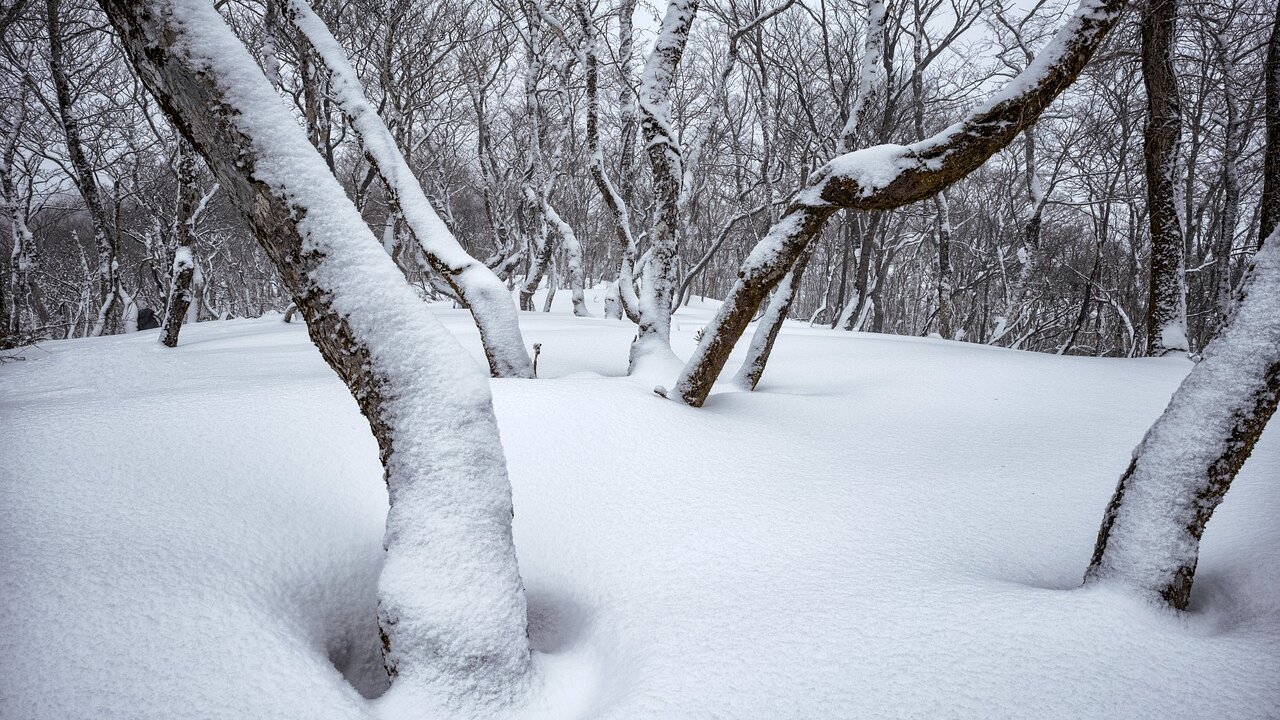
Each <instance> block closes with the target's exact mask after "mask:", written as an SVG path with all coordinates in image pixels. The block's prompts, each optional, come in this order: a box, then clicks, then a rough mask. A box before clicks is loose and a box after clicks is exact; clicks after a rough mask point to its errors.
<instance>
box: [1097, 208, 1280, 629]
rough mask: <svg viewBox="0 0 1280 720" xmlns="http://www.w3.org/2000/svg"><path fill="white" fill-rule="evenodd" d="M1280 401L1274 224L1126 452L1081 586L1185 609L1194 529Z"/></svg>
mask: <svg viewBox="0 0 1280 720" xmlns="http://www.w3.org/2000/svg"><path fill="white" fill-rule="evenodd" d="M1277 399H1280V232H1275V231H1273V232H1272V235H1271V237H1270V238H1268V240H1267V241H1266V242H1265V243H1264V244H1263V247H1262V248H1261V249H1260V250H1259V251H1258V253H1257V254H1256V255H1254V257H1253V267H1252V268H1251V269H1250V270H1249V272H1248V274H1247V275H1246V277H1245V280H1244V282H1243V283H1242V285H1241V292H1240V299H1239V301H1238V303H1237V305H1236V307H1235V310H1234V313H1233V314H1232V316H1231V317H1230V318H1229V319H1228V320H1227V324H1226V325H1225V326H1224V327H1223V328H1222V330H1221V332H1219V334H1218V336H1217V337H1216V338H1215V339H1214V340H1213V341H1212V342H1210V343H1209V345H1208V346H1207V347H1206V348H1205V350H1204V360H1202V361H1201V362H1199V363H1197V364H1196V366H1195V367H1194V368H1192V370H1191V374H1190V375H1188V376H1187V379H1186V380H1184V381H1183V382H1182V386H1181V387H1179V388H1178V391H1177V392H1176V393H1174V395H1173V399H1172V400H1170V401H1169V406H1168V407H1167V408H1165V411H1164V414H1162V415H1161V416H1160V418H1159V419H1158V420H1156V422H1155V424H1154V425H1152V426H1151V429H1150V430H1148V431H1147V435H1146V437H1144V438H1143V439H1142V443H1141V444H1139V445H1138V448H1137V450H1135V451H1134V453H1133V461H1132V462H1130V463H1129V469H1128V470H1126V471H1125V473H1124V475H1123V476H1122V477H1121V478H1120V484H1119V486H1117V487H1116V492H1115V495H1114V496H1113V497H1112V498H1111V504H1110V505H1109V506H1108V507H1107V512H1106V515H1105V516H1104V518H1103V521H1102V529H1101V530H1100V531H1099V532H1098V543H1097V546H1096V547H1095V549H1094V551H1093V560H1092V562H1090V563H1089V570H1088V572H1087V573H1086V575H1085V582H1086V583H1089V584H1098V583H1113V584H1117V585H1121V586H1125V587H1129V588H1132V589H1134V590H1136V591H1137V592H1138V593H1140V594H1142V595H1144V596H1147V597H1149V598H1152V599H1159V600H1162V601H1164V602H1166V603H1168V604H1169V605H1171V606H1173V607H1175V608H1178V609H1180V610H1181V609H1184V608H1186V607H1187V602H1188V601H1189V600H1190V597H1191V584H1192V581H1193V580H1194V579H1195V572H1196V562H1197V559H1198V558H1199V554H1200V537H1201V536H1202V535H1203V534H1204V528H1205V525H1206V524H1207V523H1208V522H1209V518H1210V517H1212V516H1213V511H1214V509H1215V508H1217V507H1218V504H1219V503H1220V502H1222V498H1223V496H1224V495H1226V492H1227V489H1228V488H1230V487H1231V481H1232V480H1233V479H1235V476H1236V474H1237V473H1238V472H1239V471H1240V468H1241V466H1243V465H1244V462H1245V460H1247V459H1248V458H1249V454H1250V453H1251V452H1252V451H1253V447H1254V445H1255V444H1256V443H1257V442H1258V438H1259V437H1261V435H1262V431H1263V429H1264V428H1265V427H1266V425H1267V420H1268V419H1270V418H1271V416H1272V415H1273V414H1274V413H1275V411H1276V402H1277Z"/></svg>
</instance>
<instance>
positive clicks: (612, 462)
mask: <svg viewBox="0 0 1280 720" xmlns="http://www.w3.org/2000/svg"><path fill="white" fill-rule="evenodd" d="M603 295H604V290H603V289H592V290H588V291H587V297H588V302H589V303H590V304H591V305H592V306H593V308H592V309H593V310H599V309H600V307H601V303H602V300H603ZM569 305H570V303H569V298H568V297H566V294H565V293H561V294H560V296H559V297H557V301H556V306H557V310H558V312H554V313H551V314H544V313H530V314H524V315H522V323H523V325H524V331H525V336H526V338H527V339H528V341H529V342H538V343H541V344H542V353H541V356H540V359H539V375H540V376H541V378H542V379H540V380H538V381H537V382H528V381H514V380H511V381H507V380H499V381H494V382H493V392H494V402H495V406H496V411H497V414H498V418H499V422H500V424H501V431H502V438H503V443H504V445H505V446H506V448H507V454H508V459H509V468H510V474H511V480H512V484H513V491H514V495H515V497H514V501H515V512H516V515H515V528H514V530H515V541H516V546H517V549H518V552H519V555H520V561H521V562H520V567H521V571H522V574H523V576H524V581H525V584H526V586H527V588H528V594H529V619H530V632H531V634H532V638H531V640H532V644H533V646H534V648H535V649H536V650H538V651H539V652H538V657H537V662H538V664H539V665H540V667H541V669H542V671H543V674H544V675H545V677H546V678H547V688H546V690H545V694H544V696H543V697H542V698H541V699H540V700H539V701H538V703H537V704H536V705H535V706H534V707H531V708H529V709H528V711H527V713H526V715H525V717H530V718H620V719H621V718H627V719H635V718H673V717H680V718H710V717H732V718H761V719H762V720H764V719H769V720H773V719H776V718H807V719H811V718H825V717H860V718H926V717H927V718H938V717H982V718H1000V717H1019V718H1026V717H1043V718H1153V719H1154V718H1160V719H1161V720H1168V719H1169V718H1205V717H1213V718H1233V719H1250V718H1258V719H1261V718H1274V717H1275V714H1276V708H1277V707H1280V673H1277V672H1276V668H1277V667H1280V593H1277V592H1276V590H1277V588H1280V525H1277V523H1276V522H1275V518H1276V517H1278V516H1280V486H1277V484H1276V483H1275V482H1274V470H1275V468H1277V467H1280V438H1278V437H1277V433H1276V431H1275V428H1272V430H1271V431H1270V432H1269V433H1268V434H1267V435H1266V436H1265V437H1264V438H1263V440H1262V442H1261V443H1260V444H1259V446H1258V449H1257V451H1256V453H1255V455H1254V457H1253V458H1252V459H1251V460H1250V462H1249V464H1248V465H1246V467H1245V469H1244V471H1243V472H1242V474H1241V475H1240V477H1239V479H1238V480H1237V481H1236V484H1235V486H1234V487H1233V488H1232V490H1231V492H1230V494H1229V495H1228V496H1227V499H1226V501H1225V502H1224V504H1223V505H1222V506H1221V507H1220V508H1219V509H1218V512H1217V513H1216V514H1215V517H1214V519H1213V521H1212V522H1211V523H1210V524H1209V529H1208V531H1207V533H1206V535H1205V538H1204V544H1203V547H1202V552H1201V559H1200V571H1199V575H1198V577H1197V580H1196V585H1195V591H1194V594H1193V599H1192V611H1191V612H1189V613H1186V614H1183V615H1181V616H1174V615H1172V614H1167V613H1165V612H1162V611H1159V610H1155V609H1152V608H1150V607H1148V606H1146V605H1143V604H1141V603H1138V602H1136V601H1134V600H1131V599H1130V598H1129V597H1128V596H1126V595H1124V594H1119V593H1116V592H1115V591H1112V590H1108V589H1106V588H1097V589H1088V590H1081V589H1079V588H1078V585H1079V583H1080V579H1081V576H1082V574H1083V571H1084V568H1085V566H1086V565H1087V563H1088V560H1089V554H1090V552H1091V550H1092V548H1093V542H1094V538H1095V535H1096V532H1097V529H1098V523H1099V522H1100V520H1101V518H1102V513H1103V510H1104V508H1105V506H1106V503H1107V501H1108V500H1109V498H1110V496H1111V492H1112V490H1113V489H1114V486H1115V481H1116V478H1117V477H1119V475H1120V473H1121V472H1122V471H1123V470H1124V468H1125V465H1126V464H1127V463H1128V460H1129V452H1130V450H1131V448H1132V447H1133V445H1134V444H1135V443H1136V442H1137V441H1138V439H1139V438H1141V436H1142V434H1143V433H1144V432H1145V431H1146V429H1147V427H1148V426H1149V425H1150V424H1151V422H1152V420H1154V419H1155V417H1156V416H1157V415H1158V414H1159V413H1160V411H1161V410H1162V409H1163V407H1164V405H1165V404H1166V402H1167V401H1168V398H1169V395H1170V393H1171V392H1172V391H1173V390H1174V388H1175V387H1176V386H1177V384H1178V383H1179V381H1180V380H1181V379H1182V377H1183V376H1184V374H1185V373H1186V372H1187V370H1188V369H1189V368H1190V363H1189V362H1187V361H1185V360H1181V359H1174V358H1161V359H1140V360H1095V359H1088V358H1070V357H1068V358H1059V357H1053V356H1046V355H1039V354H1029V353H1019V352H1014V351H1007V350H999V349H993V348H987V347H980V346H971V345H961V344H958V343H953V342H944V341H934V340H925V339H912V338H899V337H890V336H879V335H873V334H849V333H834V332H831V331H828V330H822V329H808V328H806V327H804V326H802V325H794V326H793V325H788V326H787V328H786V329H785V330H784V331H783V336H782V337H781V338H780V339H779V341H778V344H777V347H776V349H775V351H774V354H773V359H772V360H771V364H770V367H769V370H768V372H767V373H766V374H765V377H764V380H763V382H762V383H761V385H760V389H759V390H758V391H756V392H755V393H741V392H722V393H719V394H715V395H713V396H712V397H711V398H710V400H709V401H708V403H707V405H706V407H704V408H702V409H701V410H693V409H691V408H688V407H685V406H683V405H681V404H678V403H671V402H663V401H662V400H660V399H659V398H655V397H653V396H652V394H651V392H650V388H651V384H649V385H646V384H645V383H644V382H639V381H636V380H633V379H628V378H626V377H623V375H624V374H625V371H626V362H627V348H628V344H629V342H630V340H631V338H632V337H633V335H634V326H632V325H630V324H628V323H622V322H617V321H608V320H597V319H585V318H574V317H572V316H570V315H569ZM714 309H715V305H714V303H706V304H705V305H703V306H701V307H699V308H697V309H695V310H692V311H690V310H682V311H681V312H680V313H678V314H677V315H676V316H675V318H674V322H673V337H674V341H675V345H676V350H677V351H678V352H680V353H687V352H689V351H690V350H691V349H692V347H693V339H692V334H693V332H694V331H695V330H697V329H698V328H700V327H701V326H702V323H703V321H705V319H706V317H708V316H709V315H710V313H712V312H714ZM436 314H437V315H439V316H440V317H442V318H443V319H444V321H445V323H446V325H447V326H448V327H449V328H450V330H452V331H453V332H454V334H455V335H457V336H458V337H459V338H460V339H461V340H462V341H463V343H464V344H465V345H466V346H467V347H468V348H469V350H471V352H472V353H473V355H475V357H477V358H479V357H481V355H480V346H479V342H478V338H477V333H476V331H475V328H474V326H473V325H472V324H471V321H470V318H469V316H468V315H467V314H466V313H465V311H449V310H446V309H444V307H440V306H438V307H437V308H436ZM597 315H599V313H597ZM183 338H184V342H183V345H182V346H180V347H179V348H177V350H174V351H165V349H164V348H160V347H157V346H156V343H155V342H154V337H151V336H150V335H149V333H148V332H141V333H137V334H135V335H131V336H118V337H110V338H98V339H90V340H78V341H71V342H53V343H49V344H48V345H46V346H45V347H46V349H47V351H48V352H47V353H46V352H43V351H40V350H35V349H28V350H25V351H24V353H23V354H24V355H26V357H27V358H28V359H27V360H26V361H25V362H20V363H8V364H5V365H3V366H0V414H3V416H4V417H5V418H6V419H10V420H11V422H9V423H7V431H6V432H5V433H4V434H3V435H0V457H3V458H4V462H3V463H2V464H0V548H3V551H2V552H0V620H2V625H0V628H2V632H0V717H3V718H6V719H7V718H24V719H26V718H32V719H34V720H44V719H49V720H52V719H54V718H58V719H62V718H68V717H93V718H111V717H129V718H165V720H172V719H173V718H191V717H199V718H236V719H237V720H241V719H243V718H290V719H291V720H296V719H297V718H369V717H380V718H383V719H384V720H387V719H393V720H398V719H399V718H407V717H410V715H409V713H408V712H407V711H406V710H405V709H404V708H403V706H400V705H398V704H397V705H391V704H388V702H387V700H386V699H383V700H369V699H366V698H364V697H362V695H361V692H360V691H363V692H365V693H366V694H370V695H373V694H376V693H377V692H378V690H379V689H380V685H379V683H380V675H379V673H380V668H379V667H377V653H378V648H377V643H378V638H377V629H376V625H375V623H374V617H373V613H374V598H375V582H376V576H377V572H378V568H379V563H380V562H381V557H382V551H381V542H382V522H383V517H384V514H385V512H386V507H387V506H386V494H385V490H384V487H383V484H382V480H381V472H380V468H379V466H378V461H377V449H376V447H375V444H374V443H373V441H372V439H371V438H370V437H369V433H368V429H367V424H366V423H365V422H364V421H363V419H362V418H360V416H359V414H358V411H357V409H356V406H355V403H354V402H352V401H351V399H350V397H349V396H348V395H347V394H346V391H345V390H344V388H343V387H342V385H341V383H340V382H339V381H338V380H337V379H336V378H335V377H334V376H333V374H332V372H331V371H329V370H328V368H327V367H326V366H325V365H324V363H323V362H322V361H321V359H320V357H319V356H318V355H317V353H316V351H315V350H314V349H313V347H312V346H311V345H310V343H309V342H308V341H307V339H306V334H305V329H304V328H303V327H301V326H300V325H298V324H293V325H285V324H283V323H281V322H280V321H279V319H278V318H274V319H273V318H267V319H263V320H249V321H230V322H222V323H200V324H197V325H194V326H191V327H189V328H186V329H184V330H183ZM744 345H745V343H744ZM736 361H737V358H733V359H731V360H730V362H736ZM641 428H642V429H643V434H639V432H640V431H639V430H638V429H641ZM335 665H336V666H337V667H336V668H335ZM339 668H340V669H339ZM352 681H354V682H355V683H356V687H353V686H352V684H351V682H352ZM463 710H464V709H460V710H459V714H463Z"/></svg>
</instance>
